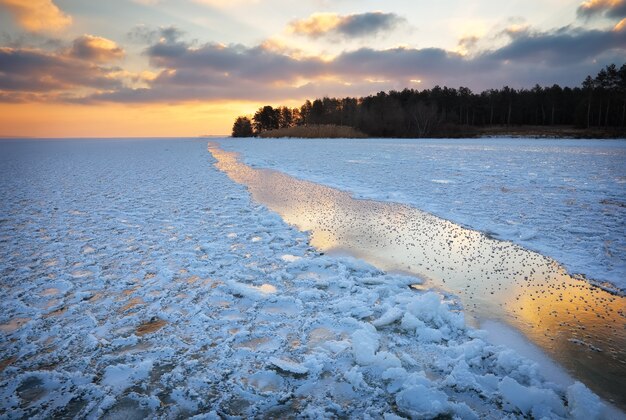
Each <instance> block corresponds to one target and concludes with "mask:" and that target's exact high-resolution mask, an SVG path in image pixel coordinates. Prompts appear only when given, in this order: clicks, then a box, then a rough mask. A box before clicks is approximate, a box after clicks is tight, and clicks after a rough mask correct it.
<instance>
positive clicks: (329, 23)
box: [289, 13, 341, 37]
mask: <svg viewBox="0 0 626 420" xmlns="http://www.w3.org/2000/svg"><path fill="white" fill-rule="evenodd" d="M340 23H341V18H340V17H339V16H338V15H337V14H335V13H315V14H313V15H311V16H310V17H308V18H307V19H301V20H295V21H293V22H291V24H290V25H289V30H290V31H291V32H293V33H296V34H300V35H308V36H312V37H317V36H321V35H323V34H325V33H327V32H329V31H331V30H333V29H335V28H336V27H337V26H339V24H340Z"/></svg>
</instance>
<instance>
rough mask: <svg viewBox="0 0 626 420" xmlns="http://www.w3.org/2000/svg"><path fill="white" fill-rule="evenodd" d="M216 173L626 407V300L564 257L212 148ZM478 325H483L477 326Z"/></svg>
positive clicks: (318, 240)
mask: <svg viewBox="0 0 626 420" xmlns="http://www.w3.org/2000/svg"><path fill="white" fill-rule="evenodd" d="M209 151H210V152H211V153H212V154H213V156H214V157H215V158H216V159H217V163H216V166H217V167H218V169H220V170H222V171H224V172H225V173H226V174H228V176H229V177H230V178H232V179H233V180H234V181H236V182H238V183H241V184H244V185H246V186H247V187H248V189H249V190H250V192H251V194H252V196H253V198H254V199H255V200H256V201H258V202H260V203H262V204H264V205H266V206H267V207H268V208H270V209H271V210H273V211H276V212H277V213H279V214H280V215H281V216H282V217H283V219H284V220H286V221H287V222H288V223H290V224H293V225H295V226H297V227H298V228H299V229H301V230H306V231H310V234H311V244H312V245H313V246H315V247H316V248H318V249H320V250H323V251H327V252H329V251H330V252H332V251H342V252H348V253H350V254H351V255H354V256H356V257H358V258H362V259H364V260H366V261H368V262H370V263H372V264H374V265H376V266H377V267H380V268H382V269H384V270H400V271H404V272H409V273H413V274H416V275H418V276H420V277H422V278H424V279H427V281H428V282H429V283H430V284H431V285H432V286H434V287H441V288H444V289H446V290H450V291H452V292H454V293H456V294H457V295H458V296H459V297H460V298H461V300H462V303H463V305H464V307H465V309H466V313H467V314H468V315H469V316H470V322H471V321H474V322H478V323H480V320H481V319H498V320H501V321H504V322H506V323H508V324H509V325H512V326H514V327H515V328H517V329H519V330H520V331H522V332H523V333H524V334H525V335H526V336H527V337H528V338H529V339H530V340H532V341H533V342H535V343H536V344H538V345H539V346H540V347H542V348H543V349H544V350H545V351H546V352H547V353H548V354H550V355H551V356H552V357H553V358H554V359H556V360H558V361H559V362H560V363H561V364H562V365H563V366H565V367H566V368H567V370H568V371H570V372H571V373H572V374H573V375H574V376H575V377H577V378H578V379H580V380H582V381H583V382H585V383H586V384H587V385H588V386H589V387H590V388H592V389H593V390H594V391H596V392H597V393H598V394H600V395H602V396H603V397H604V398H606V399H608V400H610V401H613V402H614V403H615V404H617V405H619V406H620V407H622V409H623V408H625V407H626V396H625V395H624V393H623V390H624V389H626V315H625V313H624V311H625V308H626V299H625V298H624V297H620V296H614V295H612V294H610V293H608V292H607V291H605V290H603V289H600V288H598V287H595V286H593V285H591V284H590V283H588V282H586V281H584V280H582V279H577V278H574V277H572V276H570V275H568V274H567V272H566V271H565V269H564V268H563V267H562V266H560V265H559V264H558V263H556V262H555V261H554V260H552V259H550V258H547V257H545V256H543V255H540V254H538V253H536V252H532V251H529V250H526V249H524V248H522V247H520V246H517V245H515V244H513V243H510V242H503V241H499V240H496V239H493V238H491V237H489V236H488V235H485V234H483V233H481V232H477V231H473V230H469V229H466V228H463V227H460V226H458V225H456V224H454V223H452V222H449V221H447V220H443V219H440V218H438V217H435V216H433V215H431V214H428V213H425V212H422V211H420V210H417V209H414V208H411V207H409V206H405V205H400V204H392V203H381V202H375V201H368V200H356V199H353V198H352V197H350V195H349V194H347V193H344V192H341V191H338V190H335V189H332V188H328V187H324V186H321V185H317V184H314V183H311V182H306V181H301V180H297V179H294V178H292V177H289V176H287V175H285V174H282V173H280V172H276V171H272V170H265V169H263V170H259V169H253V168H251V167H249V166H247V165H244V164H242V163H240V162H239V161H238V160H237V155H236V154H235V153H231V152H225V151H223V150H221V149H219V147H218V146H217V145H213V144H210V145H209ZM472 318H473V319H472Z"/></svg>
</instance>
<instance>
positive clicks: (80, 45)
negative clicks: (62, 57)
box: [70, 35, 124, 62]
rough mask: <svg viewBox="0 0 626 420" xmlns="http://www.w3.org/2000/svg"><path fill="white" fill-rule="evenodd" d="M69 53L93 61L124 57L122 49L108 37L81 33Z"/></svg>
mask: <svg viewBox="0 0 626 420" xmlns="http://www.w3.org/2000/svg"><path fill="white" fill-rule="evenodd" d="M70 55H71V56H73V57H76V58H82V59H84V60H93V61H101V62H102V61H112V60H118V59H121V58H123V57H124V50H123V49H122V48H120V47H119V46H118V45H117V44H116V43H115V42H113V41H111V40H110V39H106V38H102V37H99V36H94V35H83V36H81V37H79V38H76V39H75V40H74V43H73V45H72V48H71V50H70Z"/></svg>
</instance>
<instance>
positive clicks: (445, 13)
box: [0, 0, 626, 137]
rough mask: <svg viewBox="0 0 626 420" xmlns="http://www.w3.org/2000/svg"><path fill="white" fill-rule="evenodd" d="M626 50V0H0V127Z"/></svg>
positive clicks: (3, 130)
mask: <svg viewBox="0 0 626 420" xmlns="http://www.w3.org/2000/svg"><path fill="white" fill-rule="evenodd" d="M625 58H626V0H589V1H586V2H581V1H566V0H523V1H522V0H512V1H506V2H503V1H499V0H495V1H493V0H484V1H462V0H443V1H437V2H428V1H421V0H386V1H380V0H300V1H287V0H263V1H261V0H230V1H218V0H176V1H175V0H107V1H86V0H54V1H53V0H0V136H37V137H77V136H89V137H109V136H112V137H115V136H122V137H130V136H196V135H201V134H227V133H229V132H230V129H231V127H232V122H233V119H234V118H235V117H236V116H237V115H240V114H251V113H253V112H254V110H256V109H257V108H258V107H259V106H260V105H264V104H272V105H292V106H295V105H299V104H300V103H302V101H303V100H304V99H306V98H315V97H322V96H338V97H339V96H360V95H368V94H372V93H376V92H378V91H381V90H389V89H402V88H404V87H411V88H418V89H423V88H430V87H433V86H434V85H437V84H439V85H442V86H443V85H447V86H450V87H458V86H468V87H470V88H471V89H473V90H478V91H480V90H482V89H486V88H498V87H502V86H503V85H509V86H512V87H516V88H520V87H532V86H533V85H534V84H535V83H539V84H541V85H552V84H554V83H558V84H560V85H568V86H578V85H579V84H580V82H581V81H582V79H584V77H585V76H586V75H587V74H596V73H597V72H598V70H600V69H601V68H602V67H603V66H604V65H606V64H609V63H616V64H618V65H621V64H623V63H624V62H625V61H626V59H625Z"/></svg>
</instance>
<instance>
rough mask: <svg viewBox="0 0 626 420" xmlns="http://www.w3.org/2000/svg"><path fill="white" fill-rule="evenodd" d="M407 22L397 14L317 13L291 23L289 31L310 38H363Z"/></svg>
mask: <svg viewBox="0 0 626 420" xmlns="http://www.w3.org/2000/svg"><path fill="white" fill-rule="evenodd" d="M405 22H406V20H405V19H404V18H402V17H401V16H398V15H397V14H395V13H382V12H367V13H358V14H352V15H338V14H335V13H317V14H314V15H312V16H310V17H308V18H306V19H300V20H295V21H293V22H291V23H290V25H289V29H290V30H291V31H292V32H294V33H296V34H298V35H304V36H308V37H310V38H320V37H322V36H330V37H337V36H341V37H344V38H363V37H367V36H375V35H377V34H379V33H381V32H385V31H389V30H392V29H394V28H396V27H397V26H399V25H401V24H403V23H405Z"/></svg>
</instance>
